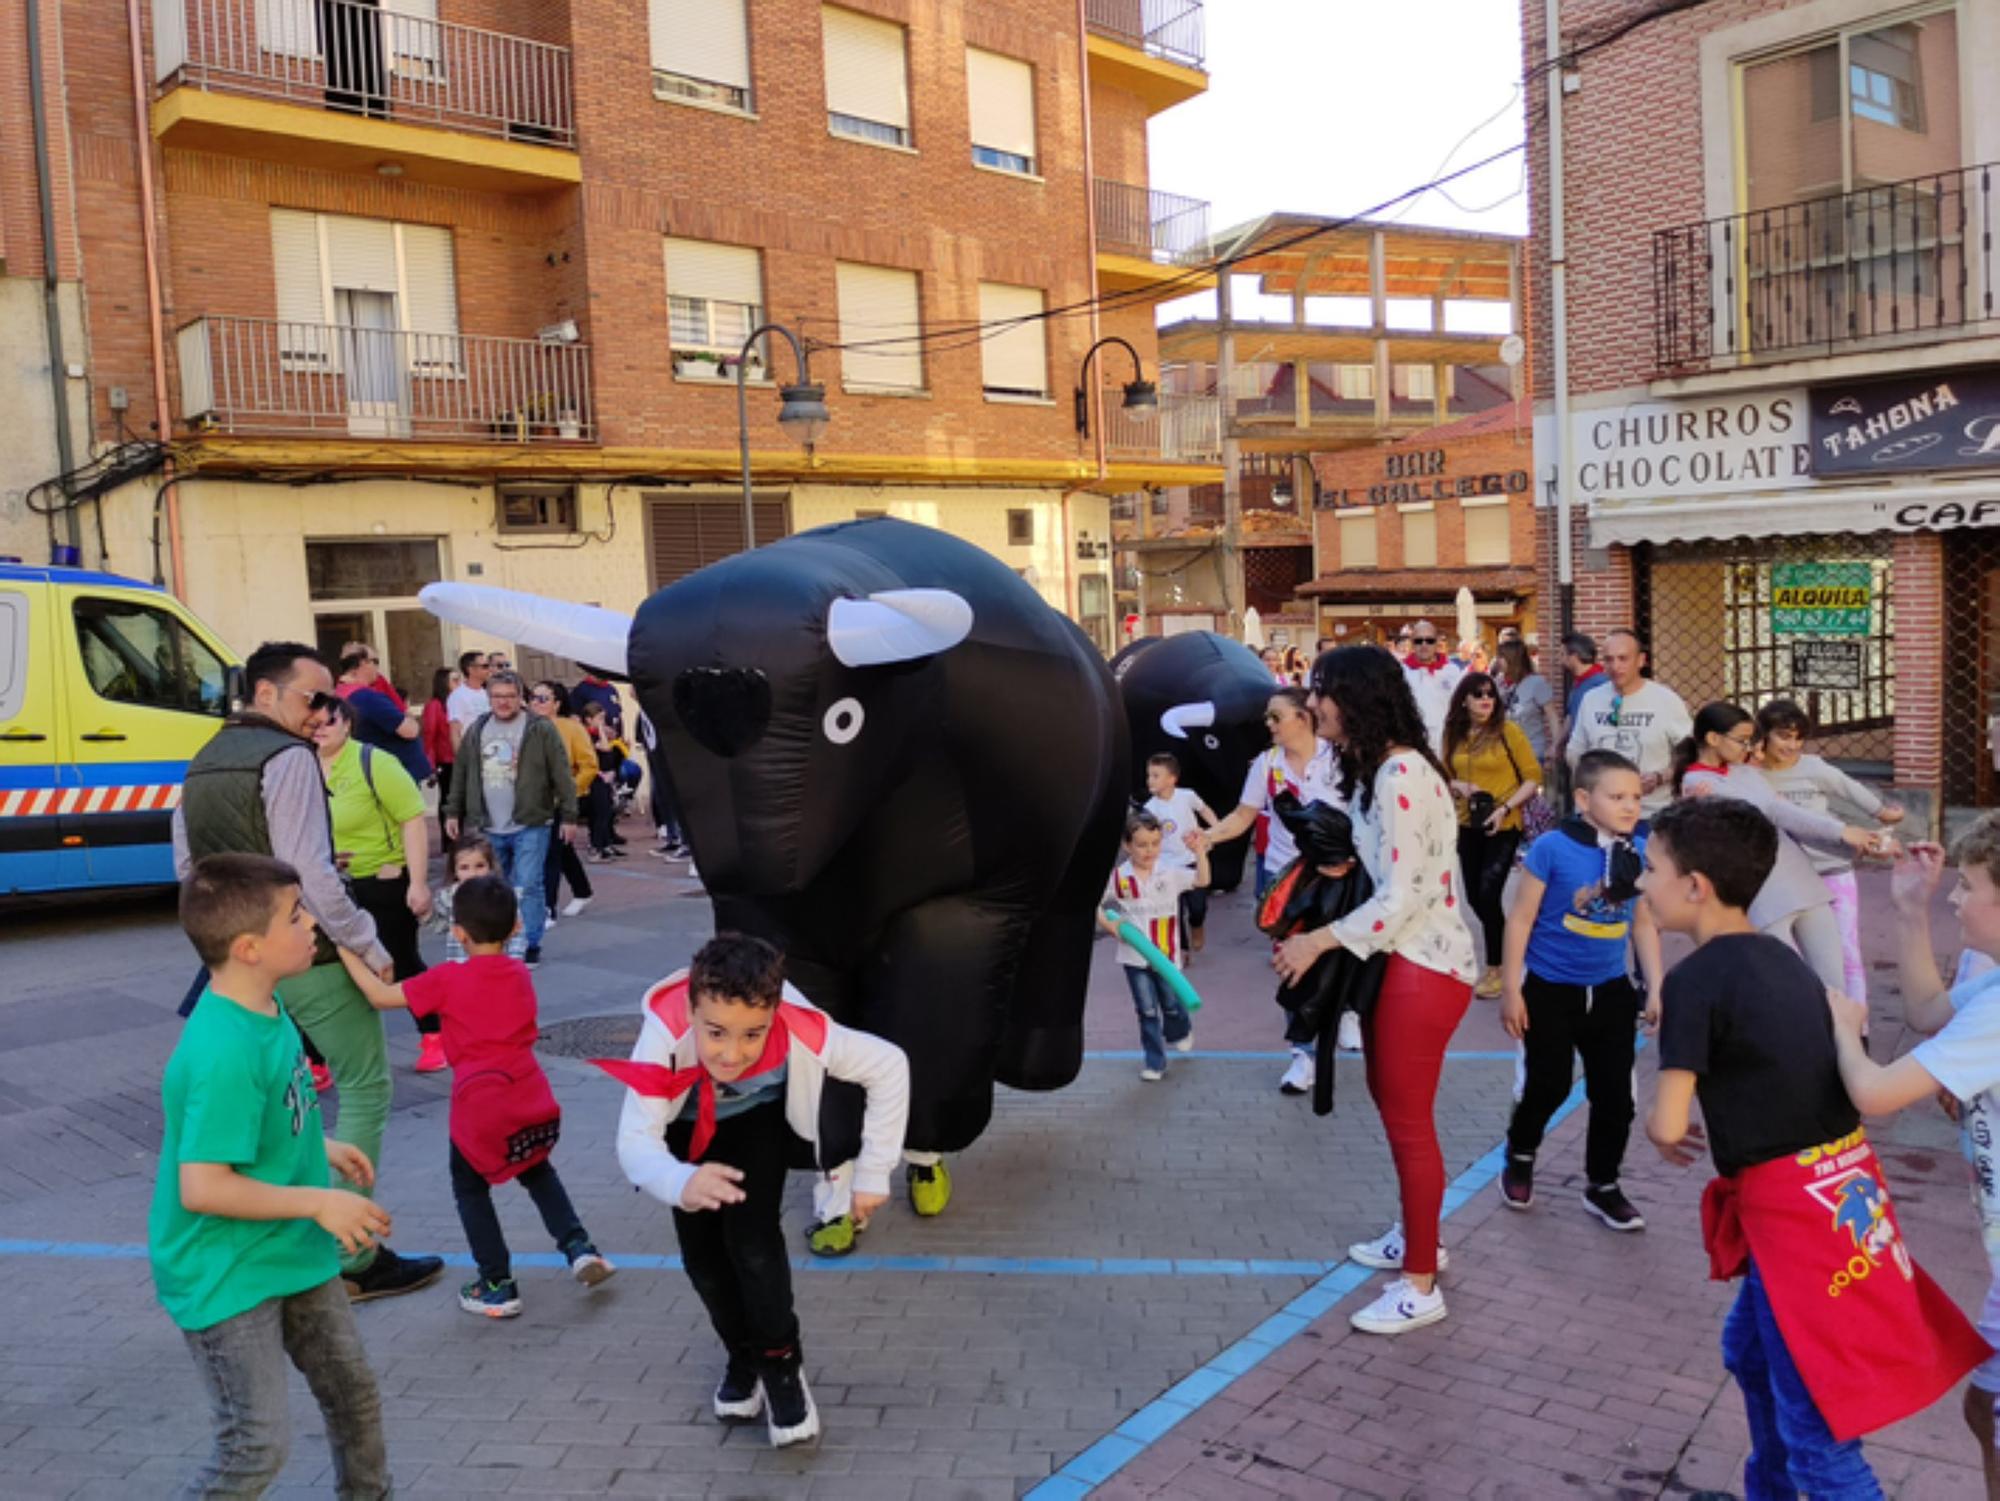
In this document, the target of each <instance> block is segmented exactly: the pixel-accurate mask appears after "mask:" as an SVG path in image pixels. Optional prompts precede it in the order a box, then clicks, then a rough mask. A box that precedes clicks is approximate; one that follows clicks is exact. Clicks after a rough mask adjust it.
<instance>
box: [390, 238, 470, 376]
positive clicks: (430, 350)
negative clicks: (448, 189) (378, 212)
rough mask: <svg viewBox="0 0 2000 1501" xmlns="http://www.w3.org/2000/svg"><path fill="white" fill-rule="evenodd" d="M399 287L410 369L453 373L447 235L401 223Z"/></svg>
mask: <svg viewBox="0 0 2000 1501" xmlns="http://www.w3.org/2000/svg"><path fill="white" fill-rule="evenodd" d="M397 228H398V229H399V230H400V231H401V233H402V236H403V284H404V287H405V288H406V290H407V292H408V298H407V300H406V302H405V304H404V307H403V327H405V328H406V329H408V330H409V331H410V339H409V354H410V368H411V369H413V370H422V371H428V372H430V373H432V374H435V375H443V374H452V373H456V372H457V370H458V369H459V367H460V365H461V364H462V363H463V350H462V348H461V346H460V344H459V341H458V337H457V335H458V277H457V274H456V271H455V269H454V267H453V264H452V243H451V231H450V230H448V229H442V228H439V227H438V226H436V225H431V224H402V225H398V226H397Z"/></svg>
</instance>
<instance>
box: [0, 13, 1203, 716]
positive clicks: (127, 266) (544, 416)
mask: <svg viewBox="0 0 2000 1501" xmlns="http://www.w3.org/2000/svg"><path fill="white" fill-rule="evenodd" d="M30 10H33V11H34V12H35V19H36V20H37V22H38V24H39V38H38V42H39V58H40V76H41V79H42V81H43V84H44V101H43V109H42V115H43V120H44V123H45V126H46V132H47V140H48V144H47V150H46V153H45V156H44V157H43V158H42V159H41V160H40V161H38V158H37V155H36V152H35V149H34V145H33V131H32V129H31V126H32V123H33V122H32V118H31V117H32V113H33V111H32V108H31V100H30V91H29V89H28V87H27V84H28V79H29V49H28V48H27V47H26V46H24V45H22V42H23V39H24V38H25V36H26V34H27V32H26V27H27V24H28V20H29V12H30ZM0 25H4V27H5V35H6V41H5V43H4V44H0V257H4V271H5V275H4V277H0V338H4V339H5V341H6V344H7V347H8V348H9V350H10V351H16V350H18V351H19V352H20V353H21V354H22V355H23V356H24V357H23V358H21V359H17V360H10V361H9V362H8V366H9V372H10V373H9V375H8V376H7V377H6V379H7V380H8V381H9V383H10V389H9V393H8V394H9V411H10V414H11V415H12V416H13V417H14V419H15V420H16V423H17V426H18V428H19V429H21V430H22V431H23V433H24V435H26V436H27V437H28V439H29V441H28V442H27V443H26V444H25V445H24V446H21V447H15V446H13V445H8V449H9V451H8V453H7V454H6V456H5V457H4V458H0V553H14V554H18V555H22V556H26V557H30V558H37V559H38V558H41V557H44V556H47V549H48V547H49V545H50V543H51V542H53V543H56V544H63V543H66V542H72V543H75V544H76V545H78V547H79V551H80V554H81V558H82V561H83V562H85V563H86V564H89V565H103V566H108V567H110V568H111V569H113V570H116V571H119V572H124V573H128V574H133V575H137V576H140V577H156V578H159V579H161V580H162V581H165V582H167V583H169V584H170V585H172V586H173V587H175V588H176V589H177V590H178V591H179V592H181V593H182V594H183V595H184V597H186V598H187V599H188V601H189V602H190V603H191V604H192V605H194V607H195V608H196V609H197V610H198V611H200V612H201V613H202V614H203V615H204V616H205V617H206V618H207V619H208V620H209V621H210V622H211V623H212V624H214V625H215V626H216V627H217V628H218V629H219V630H220V631H221V633H222V634H223V636H224V637H225V638H226V639H227V640H228V641H229V642H230V643H231V644H232V645H234V646H235V647H237V648H238V649H239V650H240V649H244V648H246V647H247V646H248V645H250V644H252V643H254V642H255V641H257V640H259V639H262V638H265V637H268V636H271V635H295V636H299V637H303V638H304V639H308V640H312V639H315V638H317V639H318V640H319V641H320V642H321V643H322V644H325V645H331V646H337V645H338V644H339V643H340V642H342V641H344V640H347V639H350V638H353V637H359V638H361V639H365V640H369V641H371V642H373V643H374V644H375V645H376V646H377V647H378V648H379V649H380V650H381V651H382V652H383V654H384V656H385V658H386V662H387V665H388V667H389V670H390V672H391V674H392V676H394V677H395V678H396V679H397V680H398V681H399V682H401V683H403V684H405V685H406V686H408V687H409V688H411V689H413V690H415V691H417V692H419V693H420V694H421V693H422V692H423V691H424V690H425V689H426V688H427V685H428V680H429V675H430V670H431V669H432V668H433V667H434V666H436V665H437V664H439V663H442V662H445V661H448V660H450V658H451V657H452V656H453V655H454V654H455V653H456V651H457V650H458V649H460V647H462V646H464V645H471V644H493V643H480V642H476V641H474V640H472V639H471V638H470V637H469V636H468V639H466V640H463V641H462V640H460V634H461V633H459V632H458V631H456V630H454V629H450V628H445V627H441V626H440V625H439V624H438V623H437V622H435V621H433V620H432V619H430V617H428V616H427V615H425V614H424V613H423V612H422V611H421V610H420V609H418V607H417V606H416V603H415V600H414V596H415V594H416V592H417V590H418V589H419V588H420V587H421V586H422V585H423V584H425V583H427V582H430V581H432V580H435V579H460V580H464V579H472V580H477V581H481V582H487V583H495V584H501V585H506V586H510V587H516V588H524V589H529V590H534V591H537V592H541V593H546V594H550V595H554V596H560V597H566V598H570V599H577V600H586V601H590V602H594V603H601V604H604V605H608V606H611V607H614V608H628V609H629V608H632V607H634V606H636V605H637V603H638V602H639V601H640V600H641V599H642V598H643V597H644V596H645V595H646V594H647V593H649V592H650V591H651V590H653V589H655V588H657V587H660V586H661V585H663V584H666V583H669V582H671V581H672V580H673V579H675V578H677V577H679V576H681V575H682V574H684V573H686V572H688V571H690V570H691V569H693V568H696V567H699V566H702V565H703V564H705V563H708V562H711V561H713V560H715V559H716V558H718V557H721V556H724V555H726V554H727V553H729V552H731V551H734V550H736V549H737V548H738V547H739V546H740V545H741V538H742V521H741V500H740V481H739V478H738V475H739V467H738V457H737V435H738V420H737V391H736V380H735V373H736V372H735V369H734V365H733V362H734V361H735V360H736V358H737V355H738V352H739V349H740V347H741V345H742V343H743V341H744V340H745V338H746V337H747V336H748V335H749V333H750V332H751V330H752V329H753V328H754V327H755V326H757V325H758V324H760V323H763V322H766V321H771V322H777V323H780V324H782V325H784V326H785V327H786V328H789V329H790V330H792V331H794V332H796V333H797V334H798V335H799V337H800V338H801V339H802V340H804V341H805V344H806V349H807V353H808V356H809V359H810V366H811V372H810V373H811V377H812V379H813V380H815V381H818V382H822V383H824V385H825V386H826V391H827V394H826V407H827V411H828V413H829V418H830V420H829V422H828V424H827V425H826V427H825V429H824V431H823V433H821V434H820V435H819V436H818V439H817V442H816V443H815V444H814V445H813V446H812V447H811V448H810V450H808V449H807V448H806V447H804V446H803V445H802V444H801V443H800V442H799V441H797V440H796V439H795V438H794V437H793V436H791V435H790V434H789V433H788V432H787V431H786V430H784V429H782V428H780V426H779V425H778V423H777V421H776V417H777V414H778V410H779V406H780V398H779V390H780V388H781V387H783V386H785V385H788V384H791V383H792V382H794V381H795V380H796V379H797V370H796V366H795V363H794V358H793V352H792V349H791V346H790V345H789V344H788V342H787V341H786V340H785V339H784V338H783V337H781V336H776V335H773V336H769V337H767V338H766V340H765V341H764V343H763V345H762V346H761V348H760V349H759V351H758V352H757V353H756V354H755V355H753V357H752V360H751V361H750V362H749V365H748V369H747V371H746V374H747V376H748V382H749V386H748V394H749V413H750V419H749V433H750V441H751V446H752V449H753V467H754V477H755V484H756V494H757V501H756V528H757V532H758V535H759V536H760V538H761V539H763V540H770V539H772V538H775V537H777V536H780V535H784V534H787V533H790V532H794V531H799V530H803V529H805V528H808V527H811V526H816V525H820V524H823V523H826V522H832V521H840V520H846V519H850V518H853V517H855V516H860V515H868V514H876V513H888V514H892V515H897V516H903V517H908V518H911V519H914V520H917V521H921V522H925V523H928V524H932V525H936V526H939V527H942V528H945V529H948V530H950V531H952V532H954V533H957V534H958V535H961V536H964V537H967V538H969V539H971V540H973V541H975V542H977V543H979V544H980V545H982V546H985V547H987V548H989V549H990V550H991V551H993V552H994V553H995V554H997V555H999V556H1000V557H1002V558H1004V559H1005V560H1006V561H1008V562H1009V563H1010V564H1012V565H1013V566H1015V567H1016V568H1017V569H1018V570H1020V571H1021V572H1022V573H1023V575H1024V576H1025V577H1027V578H1028V579H1029V580H1030V581H1031V582H1032V583H1034V584H1035V585H1036V587H1037V588H1038V589H1039V590H1040V591H1041V593H1042V594H1043V595H1044V597H1045V598H1047V599H1048V600H1049V601H1050V602H1051V603H1052V604H1054V605H1055V606H1057V607H1058V608H1061V609H1063V610H1065V611H1068V612H1069V613H1071V614H1073V615H1074V616H1075V617H1076V618H1077V619H1078V620H1079V621H1081V622H1082V623H1083V624H1084V625H1085V626H1086V627H1087V628H1088V629H1089V630H1091V631H1092V632H1093V633H1094V634H1095V635H1096V636H1097V638H1098V639H1099V640H1100V641H1101V642H1103V643H1105V644H1106V645H1108V644H1109V643H1110V639H1111V633H1112V629H1113V627H1112V620H1111V609H1112V603H1111V576H1110V566H1111V565H1110V557H1109V539H1110V522H1109V510H1108V506H1109V500H1108V497H1109V495H1110V494H1112V493H1115V492H1128V491H1132V490H1135V489H1139V488H1142V487H1145V486H1151V485H1160V484H1172V483H1183V484H1184V483H1189V482H1193V481H1198V480H1200V479H1203V478H1206V477H1208V476H1210V475H1212V474H1213V473H1214V470H1213V468H1212V467H1206V468H1205V467H1202V466H1199V465H1188V464H1181V463H1174V462H1166V461H1162V460H1161V458H1160V457H1159V451H1158V443H1157V441H1156V440H1150V439H1149V438H1148V437H1147V435H1146V432H1145V430H1144V429H1143V428H1140V427H1136V426H1135V425H1134V424H1133V423H1132V421H1131V420H1130V418H1129V416H1128V414H1125V413H1123V412H1122V411H1120V410H1119V397H1120V394H1121V393H1122V390H1123V386H1124V384H1125V383H1126V382H1127V381H1130V380H1131V379H1133V371H1132V370H1131V368H1130V363H1131V362H1130V357H1129V356H1127V355H1126V354H1125V353H1124V352H1123V351H1122V350H1120V349H1118V348H1116V347H1115V346H1113V347H1107V348H1105V349H1103V350H1101V351H1100V352H1099V354H1098V355H1097V357H1096V359H1095V360H1093V361H1092V362H1091V371H1090V376H1089V380H1090V385H1091V387H1092V393H1091V394H1092V399H1091V401H1090V402H1089V404H1088V405H1089V406H1090V409H1091V410H1090V413H1089V415H1090V416H1091V417H1092V418H1093V419H1094V420H1092V421H1091V423H1090V433H1089V435H1088V436H1085V435H1084V434H1082V433H1080V432H1079V430H1078V423H1077V420H1076V416H1075V412H1074V409H1073V403H1072V391H1073V389H1075V388H1078V387H1079V385H1080V383H1081V382H1082V380H1083V373H1082V367H1083V364H1084V359H1085V354H1086V351H1088V350H1089V349H1090V348H1091V346H1092V344H1093V342H1094V341H1095V340H1096V339H1097V338H1098V337H1099V336H1100V335H1119V336H1122V337H1123V338H1124V339H1126V340H1127V341H1129V342H1130V344H1131V345H1132V346H1134V348H1135V349H1136V352H1137V354H1138V357H1139V360H1140V361H1141V363H1142V364H1143V366H1144V371H1145V376H1146V378H1147V379H1148V380H1150V379H1152V378H1153V377H1154V374H1155V369H1156V365H1157V346H1156V344H1155V341H1154V338H1153V334H1152V314H1151V310H1150V303H1151V299H1152V298H1153V295H1154V291H1155V289H1157V288H1169V287H1181V286H1184V285H1185V278H1186V275H1187V273H1186V270H1185V265H1186V262H1187V261H1188V260H1189V259H1190V256H1191V253H1192V250H1193V248H1194V247H1197V246H1199V245H1200V244H1201V243H1202V242H1203V241H1205V239H1206V224H1205V214H1206V207H1205V205H1202V204H1199V203H1190V202H1187V201H1186V200H1178V199H1172V198H1170V197H1169V196H1168V195H1165V194H1159V193H1155V192H1153V191H1152V189H1151V187H1150V183H1149V175H1148V162H1147V150H1146V122H1147V119H1148V118H1149V117H1150V115H1152V114H1153V113H1156V112H1158V111H1159V110H1162V109H1165V108H1168V107H1171V106H1172V105H1173V104H1175V103H1177V102H1179V101H1181V100H1184V99H1187V98H1190V97H1192V96H1194V95H1195V94H1197V93H1199V92H1201V91H1202V90H1203V89H1205V88H1206V86H1207V80H1206V74H1205V73H1204V72H1203V55H1204V54H1203V43H1202V12H1201V6H1200V4H1199V0H1086V3H1085V4H1084V5H1082V6H1079V5H1078V4H1077V0H1010V3H1006V4H980V5H961V4H953V3H944V0H842V3H841V4H840V5H837V6H836V5H828V4H821V3H820V0H754V3H752V0H650V3H649V4H638V3H632V4H612V3H608V0H570V3H551V0H441V3H440V0H398V3H397V4H396V5H394V6H393V7H391V6H387V5H385V6H383V7H380V8H378V7H377V6H376V5H374V4H372V3H362V0H71V3H70V4H68V5H65V6H63V7H61V8H60V9H59V10H58V8H57V7H54V6H52V5H50V4H49V3H48V0H0ZM135 29H136V33H137V35H136V37H135V35H134V31H135ZM43 182H46V183H47V184H48V186H49V188H50V190H51V191H50V193H49V198H50V209H51V212H50V215H49V219H50V221H51V222H50V225H49V228H50V231H51V233H50V236H49V237H50V238H52V240H53V247H54V276H53V278H51V279H50V280H51V281H52V282H53V285H54V290H55V295H56V305H57V307H58V310H59V312H60V313H61V315H62V318H63V320H64V321H63V325H62V346H63V348H62V357H61V361H60V364H59V366H58V371H59V374H58V375H57V378H56V379H55V380H54V381H52V380H51V379H50V348H51V341H50V339H49V338H48V335H47V328H46V324H45V320H44V317H43V312H44V291H45V285H44V276H43V272H44V268H45V265H46V264H47V261H46V259H45V257H44V253H43V245H44V235H43V233H42V222H43V216H42V214H41V207H40V200H39V195H38V191H37V190H38V187H39V186H40V185H41V183H43ZM148 227H150V229H151V231H152V234H151V240H152V243H151V245H150V247H149V245H148V236H147V234H146V232H145V231H146V230H147V228H148ZM1100 292H1105V293H1116V294H1117V302H1116V304H1115V305H1114V306H1110V307H1105V308H1102V309H1098V308H1095V307H1093V306H1092V303H1093V299H1094V296H1095V294H1098V293H1100ZM1065 310H1076V311H1065ZM1045 313H1053V314H1055V316H1050V317H1046V318H1044V317H1042V316H1040V315H1042V314H1045ZM17 371H26V372H27V373H26V374H22V375H16V374H15V373H14V372H17ZM56 385H60V386H61V387H62V395H63V399H64V401H65V403H66V404H67V406H68V407H69V409H70V411H69V416H70V420H69V423H68V424H67V433H66V447H65V448H64V450H63V451H61V452H59V450H58V444H57V443H56V441H55V436H56V435H57V434H58V433H59V432H62V431H63V424H59V423H57V422H56V421H55V420H54V412H55V409H56V398H55V394H54V387H55V386H56ZM1100 390H1108V391H1109V392H1111V393H1112V399H1111V400H1110V402H1109V403H1107V404H1105V405H1107V406H1108V410H1107V411H1100V410H1098V407H1099V405H1100V403H1099V400H1098V395H1099V391H1100ZM1107 429H1109V431H1107ZM156 439H165V440H166V444H167V446H166V448H165V449H164V450H163V449H161V447H160V446H159V444H158V443H157V442H155V441H153V440H156ZM65 453H66V454H67V458H68V463H67V467H68V468H69V469H71V470H76V469H79V468H81V467H82V466H84V465H86V464H87V463H88V462H90V461H92V460H93V459H95V460H98V468H97V469H96V470H95V471H92V472H89V473H83V474H78V475H75V476H73V477H72V478H71V479H69V480H68V481H67V482H58V483H55V484H50V483H49V482H50V481H52V480H57V478H58V476H59V475H60V474H62V472H63V471H64V469H65V462H64V455H65ZM163 459H167V460H170V461H171V466H172V467H171V470H168V469H164V468H162V467H161V462H162V460H163ZM38 487H39V488H38ZM27 493H32V494H33V496H34V499H35V502H36V505H35V507H34V508H30V507H29V506H27V505H26V504H24V503H23V496H24V494H27ZM51 509H53V510H54V512H55V514H53V515H47V516H45V515H44V514H42V513H43V512H46V511H49V510H51ZM530 665H537V666H539V665H543V664H539V663H531V664H530Z"/></svg>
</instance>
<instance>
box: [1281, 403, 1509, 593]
mask: <svg viewBox="0 0 2000 1501" xmlns="http://www.w3.org/2000/svg"><path fill="white" fill-rule="evenodd" d="M1433 449H1441V450H1443V452H1444V455H1445V458H1444V463H1443V468H1442V470H1441V472H1439V473H1438V474H1434V475H1426V476H1421V477H1416V478H1412V479H1409V480H1402V479H1390V478H1389V477H1388V461H1389V457H1390V456H1391V455H1396V456H1398V457H1401V456H1403V455H1406V454H1410V453H1414V452H1422V451H1428V450H1433ZM1532 450H1533V444H1532V442H1531V441H1530V438H1529V435H1528V433H1527V432H1526V431H1525V430H1523V431H1521V432H1518V433H1517V432H1516V431H1515V430H1514V429H1513V428H1512V427H1508V428H1504V429H1502V430H1500V431H1498V432H1487V433H1478V434H1475V435H1473V436H1470V437H1462V438H1447V439H1445V440H1443V441H1442V442H1433V441H1427V440H1426V439H1425V438H1424V437H1423V436H1422V435H1421V434H1419V435H1418V436H1416V437H1413V438H1408V439H1405V440H1403V441H1402V442H1400V443H1397V444H1395V445H1393V446H1391V447H1388V448H1356V449H1349V450H1347V451H1346V452H1343V453H1323V454H1315V455H1314V456H1313V470H1314V473H1316V474H1317V475H1318V477H1319V483H1320V488H1321V490H1322V491H1324V490H1345V491H1347V492H1349V495H1350V496H1351V497H1352V498H1353V499H1355V500H1362V499H1365V497H1366V496H1367V494H1368V491H1369V490H1370V488H1371V487H1373V486H1377V485H1385V484H1389V485H1393V484H1410V485H1422V486H1424V487H1425V489H1426V490H1428V488H1429V486H1430V485H1431V483H1432V482H1434V481H1435V482H1437V483H1441V484H1446V485H1450V484H1452V483H1453V482H1455V481H1456V480H1458V479H1459V478H1460V477H1462V476H1471V475H1486V474H1502V475H1505V474H1510V473H1513V472H1516V471H1520V472H1524V473H1527V474H1530V475H1532V474H1533V472H1534V463H1533V458H1534V455H1533V451H1532ZM1432 504H1433V507H1434V510H1433V514H1434V515H1435V516H1436V517H1437V566H1438V567H1440V568H1463V567H1466V566H1468V564H1467V562H1466V557H1465V512H1464V510H1463V509H1462V508H1461V507H1460V505H1459V503H1458V501H1457V500H1455V499H1442V500H1436V501H1434V502H1433V503H1432ZM1375 510H1376V527H1375V549H1376V566H1377V567H1378V568H1400V567H1402V566H1403V522H1402V515H1401V513H1400V512H1399V511H1398V510H1397V508H1396V506H1395V505H1394V504H1393V503H1384V504H1378V505H1377V506H1376V507H1375ZM1343 514H1352V507H1348V508H1347V509H1346V510H1345V511H1340V510H1321V511H1318V512H1316V513H1315V515H1314V523H1313V524H1314V525H1315V526H1316V527H1317V528H1318V531H1319V558H1320V571H1321V572H1322V573H1335V572H1337V571H1339V569H1340V568H1341V566H1342V564H1341V559H1340V521H1339V517H1340V516H1341V515H1343ZM1507 521H1508V561H1509V563H1510V564H1511V565H1513V566H1518V567H1526V566H1528V565H1530V564H1532V563H1533V562H1534V561H1535V508H1534V497H1533V495H1532V494H1531V493H1529V492H1526V491H1524V492H1522V493H1520V494H1517V495H1515V496H1514V497H1513V498H1512V501H1511V503H1510V504H1509V506H1508V516H1507ZM1470 566H1479V567H1483V566H1497V565H1485V564H1477V565H1470Z"/></svg>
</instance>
